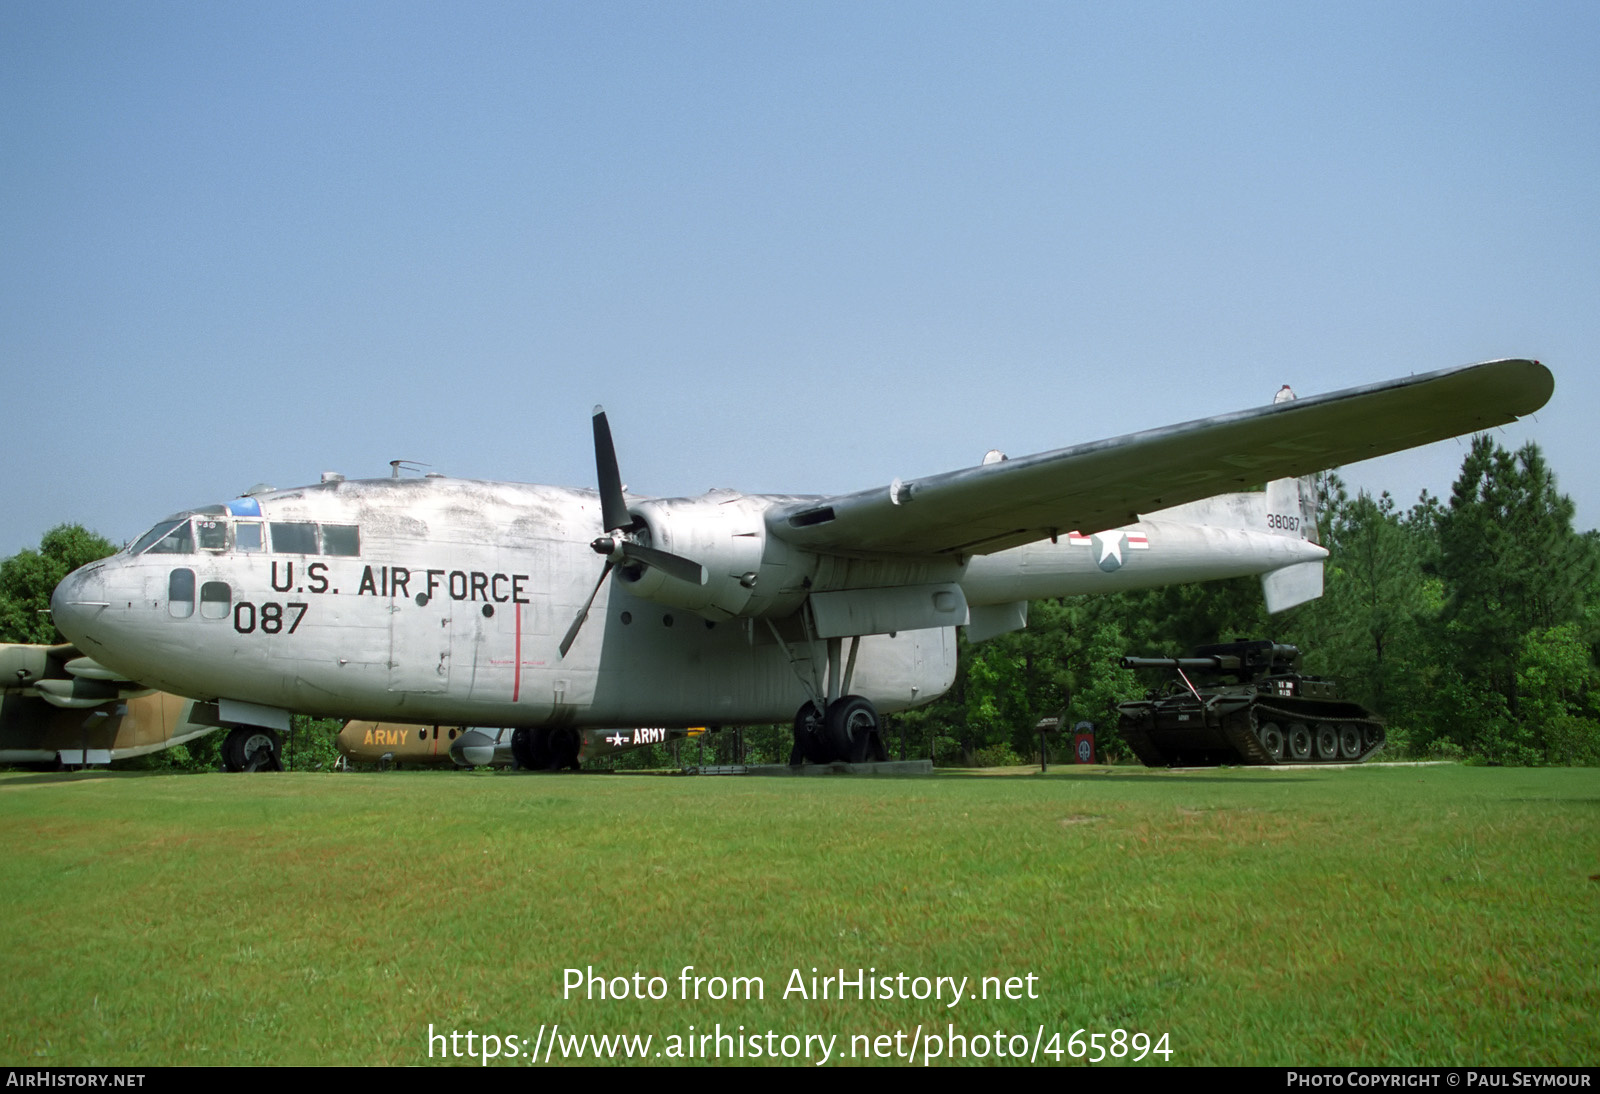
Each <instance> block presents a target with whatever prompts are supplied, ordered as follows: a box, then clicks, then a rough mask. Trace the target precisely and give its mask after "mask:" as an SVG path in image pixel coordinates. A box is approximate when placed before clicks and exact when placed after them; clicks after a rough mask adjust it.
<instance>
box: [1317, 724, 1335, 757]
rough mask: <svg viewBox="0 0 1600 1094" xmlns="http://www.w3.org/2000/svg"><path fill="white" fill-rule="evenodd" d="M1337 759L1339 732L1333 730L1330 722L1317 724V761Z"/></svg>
mask: <svg viewBox="0 0 1600 1094" xmlns="http://www.w3.org/2000/svg"><path fill="white" fill-rule="evenodd" d="M1338 758H1339V731H1338V730H1337V729H1335V728H1333V723H1332V722H1318V723H1317V759H1319V760H1337V759H1338Z"/></svg>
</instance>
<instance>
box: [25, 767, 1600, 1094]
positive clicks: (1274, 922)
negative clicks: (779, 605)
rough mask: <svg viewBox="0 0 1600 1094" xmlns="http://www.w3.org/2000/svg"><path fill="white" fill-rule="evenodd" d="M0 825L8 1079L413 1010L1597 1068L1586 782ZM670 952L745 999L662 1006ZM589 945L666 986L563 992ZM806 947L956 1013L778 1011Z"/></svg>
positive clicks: (229, 785)
mask: <svg viewBox="0 0 1600 1094" xmlns="http://www.w3.org/2000/svg"><path fill="white" fill-rule="evenodd" d="M0 832H3V833H4V838H5V844H6V853H5V855H4V858H3V861H0V909H3V911H4V913H5V915H4V922H5V923H6V924H8V925H9V930H10V935H11V937H10V938H9V939H8V941H7V943H6V945H5V947H4V955H3V956H0V970H3V973H0V980H3V983H4V984H5V995H4V1003H3V1011H0V1045H3V1052H0V1062H3V1063H5V1064H11V1065H33V1064H54V1065H91V1064H93V1065H139V1064H146V1065H148V1064H196V1063H198V1064H236V1063H239V1064H243V1063H251V1064H257V1063H277V1064H346V1063H368V1062H370V1063H383V1064H414V1063H428V1062H430V1060H429V1042H428V1039H427V1031H428V1027H429V1025H430V1023H431V1024H432V1026H433V1028H434V1031H435V1032H436V1033H437V1032H440V1031H441V1030H442V1031H449V1030H457V1031H460V1032H461V1033H462V1034H465V1032H466V1031H467V1030H469V1029H470V1030H473V1031H474V1032H475V1033H478V1034H482V1033H485V1032H488V1033H493V1034H495V1035H496V1036H497V1037H500V1038H501V1039H502V1041H504V1042H505V1043H506V1044H508V1045H511V1046H515V1045H516V1044H517V1042H515V1041H510V1040H508V1037H509V1036H512V1035H514V1036H516V1037H526V1038H528V1041H529V1044H528V1046H527V1049H528V1051H529V1052H530V1053H531V1052H532V1051H533V1042H534V1038H535V1037H536V1036H539V1035H540V1031H541V1027H544V1026H548V1025H553V1024H555V1023H560V1025H561V1035H562V1036H567V1035H569V1034H578V1035H581V1034H589V1033H592V1034H618V1033H629V1034H631V1033H638V1034H651V1035H652V1036H653V1038H654V1040H653V1041H652V1048H651V1057H650V1058H652V1059H654V1056H653V1053H654V1052H656V1051H662V1050H666V1051H668V1052H669V1053H670V1051H671V1042H669V1041H668V1040H667V1039H668V1038H669V1037H671V1036H674V1035H676V1036H677V1037H678V1038H679V1051H685V1046H686V1045H687V1044H690V1043H692V1042H685V1041H683V1038H684V1037H685V1036H686V1035H689V1034H690V1028H689V1027H691V1026H693V1027H694V1035H696V1036H698V1035H701V1034H703V1033H707V1032H711V1031H713V1030H714V1029H715V1027H716V1026H717V1025H718V1024H719V1023H720V1025H721V1027H722V1030H723V1032H725V1033H729V1032H734V1031H736V1029H737V1027H739V1026H741V1025H743V1026H744V1027H745V1031H744V1033H743V1034H742V1036H743V1037H746V1038H748V1037H750V1036H751V1035H752V1034H757V1035H763V1036H764V1035H765V1033H766V1031H768V1030H772V1031H775V1033H776V1034H777V1035H779V1036H780V1037H781V1035H785V1034H788V1035H793V1036H796V1037H804V1036H805V1035H808V1034H813V1035H821V1036H824V1037H826V1036H832V1035H836V1036H837V1040H836V1041H835V1042H834V1043H833V1047H832V1051H831V1056H830V1062H834V1063H840V1062H846V1063H847V1062H853V1061H852V1059H851V1057H850V1054H851V1050H852V1046H853V1045H858V1046H865V1045H868V1044H871V1042H869V1041H864V1040H863V1041H857V1042H852V1040H851V1038H852V1037H853V1036H854V1037H873V1038H876V1037H883V1036H885V1035H893V1034H896V1033H897V1032H898V1033H902V1034H903V1039H902V1041H901V1047H902V1048H903V1049H905V1048H908V1047H909V1045H910V1043H911V1041H912V1039H913V1037H914V1036H915V1037H916V1038H917V1039H918V1043H919V1044H920V1045H921V1051H920V1052H919V1059H918V1062H921V1057H922V1055H925V1054H926V1053H927V1052H928V1051H929V1050H930V1049H931V1047H932V1042H930V1041H929V1040H927V1036H928V1034H929V1033H932V1032H937V1034H938V1035H939V1036H940V1037H943V1038H946V1039H948V1033H949V1027H951V1026H953V1027H954V1029H955V1032H956V1033H957V1034H962V1035H965V1036H969V1037H971V1036H974V1035H982V1040H979V1041H969V1042H968V1043H967V1046H966V1051H967V1055H968V1059H969V1060H970V1059H971V1056H972V1055H973V1054H975V1053H976V1052H977V1051H978V1049H979V1048H980V1047H981V1048H983V1049H984V1050H985V1051H987V1052H988V1053H989V1055H988V1056H987V1059H988V1060H989V1061H991V1062H992V1061H993V1060H994V1058H995V1057H994V1055H993V1053H994V1050H995V1048H996V1047H997V1046H998V1047H1000V1048H1005V1049H1009V1050H1011V1051H1012V1052H1015V1051H1016V1050H1017V1048H1018V1047H1019V1046H1020V1045H1021V1044H1022V1043H1023V1041H1026V1042H1027V1044H1028V1046H1029V1052H1030V1054H1031V1047H1032V1044H1033V1043H1034V1042H1036V1041H1037V1042H1038V1043H1039V1044H1040V1046H1041V1048H1042V1049H1044V1050H1045V1051H1044V1052H1043V1053H1042V1054H1041V1055H1040V1056H1039V1057H1038V1062H1040V1063H1045V1062H1050V1063H1054V1062H1055V1059H1054V1055H1052V1054H1051V1053H1050V1052H1049V1051H1048V1050H1049V1048H1050V1046H1051V1043H1052V1038H1053V1037H1055V1035H1057V1034H1059V1038H1057V1039H1055V1041H1054V1044H1055V1047H1056V1048H1057V1050H1058V1053H1059V1054H1060V1055H1061V1056H1062V1057H1063V1061H1062V1062H1064V1063H1073V1062H1075V1061H1074V1060H1073V1059H1072V1058H1071V1057H1070V1056H1067V1055H1066V1051H1067V1049H1068V1042H1069V1038H1071V1037H1072V1035H1073V1034H1074V1032H1075V1031H1077V1030H1080V1029H1081V1030H1084V1031H1085V1032H1084V1034H1083V1037H1084V1039H1085V1040H1087V1038H1088V1037H1089V1035H1090V1034H1094V1033H1099V1032H1104V1033H1110V1032H1111V1031H1113V1030H1117V1029H1121V1030H1124V1031H1127V1032H1128V1033H1143V1034H1146V1035H1149V1036H1150V1037H1151V1038H1152V1039H1155V1038H1159V1037H1160V1036H1161V1035H1162V1034H1166V1035H1167V1038H1168V1039H1167V1042H1166V1046H1167V1047H1168V1048H1170V1057H1168V1059H1169V1060H1170V1063H1172V1064H1272V1065H1291V1064H1294V1065H1301V1064H1303V1065H1311V1064H1332V1065H1342V1064H1356V1065H1391V1064H1409V1065H1424V1064H1433V1065H1446V1064H1454V1065H1465V1064H1594V1063H1596V1062H1597V1061H1600V1021H1597V1017H1596V1016H1597V1014H1600V880H1596V877H1597V875H1600V772H1596V771H1595V770H1592V769H1588V770H1586V769H1540V770H1531V769H1501V768H1469V767H1453V766H1445V767H1404V766H1368V767H1364V768H1360V769H1354V770H1327V771H1313V772H1283V771H1265V770H1255V771H1238V770H1230V771H1219V772H1188V773H1170V772H1153V771H1143V770H1139V769H1103V768H1102V769H1077V770H1073V769H1060V770H1053V771H1051V772H1050V773H1049V774H1048V775H1046V776H1042V777H1041V776H1039V775H1037V774H1031V775H1030V774H1025V773H1013V774H1011V775H1009V776H1002V777H995V776H978V775H974V774H961V773H941V774H938V775H935V776H931V777H922V778H894V779H871V778H813V779H787V778H761V779H758V778H678V777H659V776H638V775H632V776H630V775H612V776H607V775H593V776H573V777H562V776H544V775H513V774H507V773H500V774H494V773H488V772H479V773H473V774H453V773H418V774H412V773H392V774H386V775H355V774H347V775H258V776H224V775H193V776H166V775H137V774H116V775H107V774H82V775H37V774H23V773H16V774H8V775H0ZM687 965H692V966H694V973H693V974H691V975H699V976H705V977H715V976H721V977H724V978H731V977H734V976H740V977H760V978H761V979H762V982H763V985H764V998H763V999H760V1000H750V1001H746V1000H742V999H741V1000H739V1001H732V1000H726V999H724V1000H721V1001H717V1000H711V999H706V998H702V999H700V1000H698V1001H695V1000H684V999H681V998H680V997H679V996H680V994H681V991H682V988H681V981H680V970H681V969H682V968H683V967H684V966H687ZM589 966H592V967H593V969H594V970H595V972H596V973H597V974H600V975H602V976H604V977H607V978H610V977H618V976H625V977H631V976H632V974H634V973H635V972H640V973H643V974H644V976H645V977H646V978H648V977H650V976H657V975H658V976H660V977H661V978H662V984H663V985H664V986H665V987H666V989H667V997H666V998H665V999H662V1000H659V1001H653V1000H650V999H648V998H647V999H644V1000H637V999H632V998H629V999H625V1000H613V999H606V1000H599V999H586V998H584V997H583V994H582V992H581V991H580V992H578V993H577V994H576V995H575V997H573V998H565V999H564V998H563V997H562V994H563V993H562V988H563V976H564V972H563V970H565V969H567V968H577V969H584V968H586V967H589ZM813 968H816V969H817V970H818V973H817V975H818V976H822V975H824V974H829V973H833V974H837V972H838V970H839V969H841V968H843V969H845V970H847V973H848V975H849V976H851V977H852V978H853V977H854V976H855V970H858V969H862V970H866V969H875V970H876V972H875V973H869V976H871V977H875V978H881V977H894V976H896V975H897V974H900V973H904V974H905V975H906V977H907V978H908V980H907V985H908V987H909V986H911V983H912V982H911V980H910V978H914V977H928V978H930V979H931V978H934V977H937V976H954V977H956V978H957V979H958V980H959V979H960V978H962V977H966V978H968V984H967V992H968V995H967V997H966V998H964V999H963V1000H962V1001H961V1002H960V1003H959V1004H958V1005H957V1006H954V1007H948V1006H945V1005H944V1004H943V1003H941V1002H939V1001H936V1000H931V999H930V1000H924V1001H918V1000H914V999H907V1000H901V999H882V998H879V999H873V998H866V999H860V998H857V997H856V996H855V993H854V991H852V992H851V993H849V994H848V995H847V997H846V998H845V999H843V1000H840V999H838V998H837V997H830V998H828V999H826V1000H813V999H806V998H801V997H799V996H797V995H794V994H791V995H790V996H789V997H788V998H785V997H784V989H785V987H786V986H787V985H788V984H789V983H790V978H791V976H792V974H793V970H796V969H799V970H800V971H801V974H802V976H803V977H804V978H805V979H806V980H807V981H808V987H809V978H810V976H811V970H812V969H813ZM1030 975H1031V976H1033V977H1036V980H1035V981H1034V982H1033V985H1034V987H1033V991H1034V994H1035V995H1036V996H1037V998H1032V999H1030V998H1026V997H1024V998H1021V999H1015V1000H1013V999H1004V998H1001V999H988V1000H985V999H981V998H975V997H974V996H976V994H977V992H978V988H979V985H980V978H982V977H998V978H1000V979H999V980H998V981H996V983H997V984H1002V985H1003V983H1004V981H1005V979H1006V978H1009V977H1022V978H1025V977H1027V976H1030ZM1024 983H1025V981H1024ZM713 986H714V982H713V981H708V982H707V986H706V989H704V990H709V989H710V988H711V987H713ZM1022 994H1024V995H1026V989H1025V988H1024V990H1023V992H1022ZM948 1001H949V994H948V988H947V989H946V996H945V1002H948ZM1041 1027H1042V1029H1043V1033H1042V1035H1041V1034H1040V1033H1039V1030H1040V1028H1041ZM919 1028H920V1033H917V1034H915V1035H914V1034H913V1031H914V1030H918V1029H919ZM996 1034H999V1035H1000V1036H999V1037H998V1039H997V1038H996V1037H995V1035H996ZM1017 1037H1022V1038H1023V1041H1019V1040H1017V1039H1016V1038H1017ZM541 1043H543V1044H548V1041H546V1040H543V1039H541ZM794 1043H795V1044H799V1042H794ZM892 1043H893V1042H892V1041H880V1042H878V1044H879V1045H882V1046H886V1045H890V1044H892ZM1102 1043H1103V1044H1106V1043H1109V1042H1107V1041H1105V1040H1104V1039H1103V1040H1102ZM730 1044H731V1042H725V1043H724V1047H723V1052H724V1054H725V1055H726V1054H727V1053H728V1052H729V1051H737V1049H730V1047H728V1046H729V1045H730ZM762 1044H763V1046H766V1045H775V1046H778V1047H779V1048H781V1047H782V1046H783V1044H784V1043H783V1042H782V1041H781V1040H779V1041H771V1042H767V1041H763V1042H762ZM817 1044H819V1045H820V1042H817ZM456 1047H457V1048H461V1049H464V1047H465V1040H464V1038H463V1039H461V1040H458V1041H457V1043H456ZM945 1047H946V1046H944V1045H941V1050H944V1049H945ZM443 1051H444V1047H443V1044H442V1043H440V1042H435V1045H434V1056H433V1062H438V1060H439V1058H440V1055H441V1054H442V1052H443ZM818 1051H820V1049H819V1050H818ZM746 1052H747V1055H748V1052H749V1049H748V1048H746ZM698 1053H699V1046H696V1059H697V1062H698ZM857 1054H858V1055H859V1050H858V1053H857ZM960 1055H961V1054H960V1053H959V1052H957V1053H956V1056H957V1059H958V1061H959V1059H960ZM841 1057H843V1058H842V1059H841ZM540 1058H541V1059H543V1056H542V1054H541V1057H540ZM559 1058H560V1055H559V1053H557V1054H556V1055H555V1057H554V1058H553V1059H554V1060H559ZM670 1058H671V1057H670V1056H668V1057H664V1058H663V1059H662V1061H661V1062H668V1060H669V1059H670ZM800 1059H801V1060H804V1059H805V1057H803V1056H802V1057H800ZM818 1059H819V1056H818V1055H817V1054H816V1053H813V1055H812V1056H811V1058H810V1062H813V1063H815V1062H816V1061H817V1060H818ZM947 1059H948V1057H941V1058H940V1060H939V1061H938V1062H946V1061H947ZM496 1062H497V1063H501V1064H502V1066H503V1063H504V1062H503V1061H496ZM524 1062H526V1061H524ZM757 1062H767V1060H766V1059H765V1058H763V1059H761V1060H759V1061H757ZM1007 1062H1010V1061H1007ZM1112 1062H1115V1061H1112V1060H1108V1061H1107V1063H1112ZM1145 1062H1147V1063H1150V1062H1154V1063H1161V1062H1163V1058H1162V1057H1160V1056H1149V1057H1147V1059H1146V1061H1145Z"/></svg>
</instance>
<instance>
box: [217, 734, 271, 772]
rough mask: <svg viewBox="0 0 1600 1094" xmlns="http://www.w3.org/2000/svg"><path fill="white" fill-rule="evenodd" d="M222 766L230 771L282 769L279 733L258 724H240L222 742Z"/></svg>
mask: <svg viewBox="0 0 1600 1094" xmlns="http://www.w3.org/2000/svg"><path fill="white" fill-rule="evenodd" d="M222 766H223V767H225V768H226V769H227V770H229V771H282V770H283V760H282V758H281V755H280V746H279V744H278V735H277V734H276V733H274V732H273V731H272V730H270V729H261V728H260V727H258V726H238V727H235V728H234V729H231V730H229V731H228V737H227V739H226V740H224V741H223V742H222Z"/></svg>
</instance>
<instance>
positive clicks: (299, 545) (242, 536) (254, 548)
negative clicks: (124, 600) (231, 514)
mask: <svg viewBox="0 0 1600 1094" xmlns="http://www.w3.org/2000/svg"><path fill="white" fill-rule="evenodd" d="M191 517H194V519H191ZM266 528H267V529H268V530H270V533H271V547H270V549H271V551H273V552H274V553H277V554H296V555H317V554H322V555H342V556H345V557H352V558H353V557H355V556H357V555H359V554H360V553H361V529H360V527H359V526H357V525H354V524H321V525H319V524H317V523H316V522H314V521H299V520H288V521H271V522H268V523H267V525H266ZM262 531H263V526H262V522H261V521H259V520H241V521H238V522H233V521H229V520H223V519H218V518H216V517H213V516H211V515H209V514H206V513H201V514H200V515H198V516H197V515H196V514H195V513H194V512H191V513H185V514H183V515H182V516H175V517H168V518H167V519H166V520H164V521H162V522H161V523H160V524H157V525H156V526H155V527H154V528H152V529H150V530H149V531H148V532H146V533H145V534H144V535H142V536H140V537H139V538H138V539H137V540H135V541H134V543H133V545H132V546H131V547H129V548H128V553H129V554H131V555H143V554H151V555H192V554H194V553H195V551H196V539H197V537H198V546H199V549H200V550H202V551H206V552H209V553H214V554H215V553H221V552H225V551H230V550H233V551H238V552H240V553H243V554H255V553H257V552H260V551H262V550H265V549H267V546H268V545H267V544H266V543H264V542H263V539H264V538H265V537H263V535H262Z"/></svg>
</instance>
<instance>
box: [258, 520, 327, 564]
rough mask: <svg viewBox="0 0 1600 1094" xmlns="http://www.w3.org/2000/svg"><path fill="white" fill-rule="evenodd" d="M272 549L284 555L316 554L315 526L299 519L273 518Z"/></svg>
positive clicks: (319, 552) (318, 552) (318, 551)
mask: <svg viewBox="0 0 1600 1094" xmlns="http://www.w3.org/2000/svg"><path fill="white" fill-rule="evenodd" d="M270 527H271V528H272V549H273V550H274V551H277V552H279V553H280V554H285V555H316V554H321V553H322V552H321V551H320V550H319V549H318V544H317V526H316V525H315V524H310V523H303V522H301V521H290V520H282V521H280V520H275V521H273V522H272V523H271V525H270Z"/></svg>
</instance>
